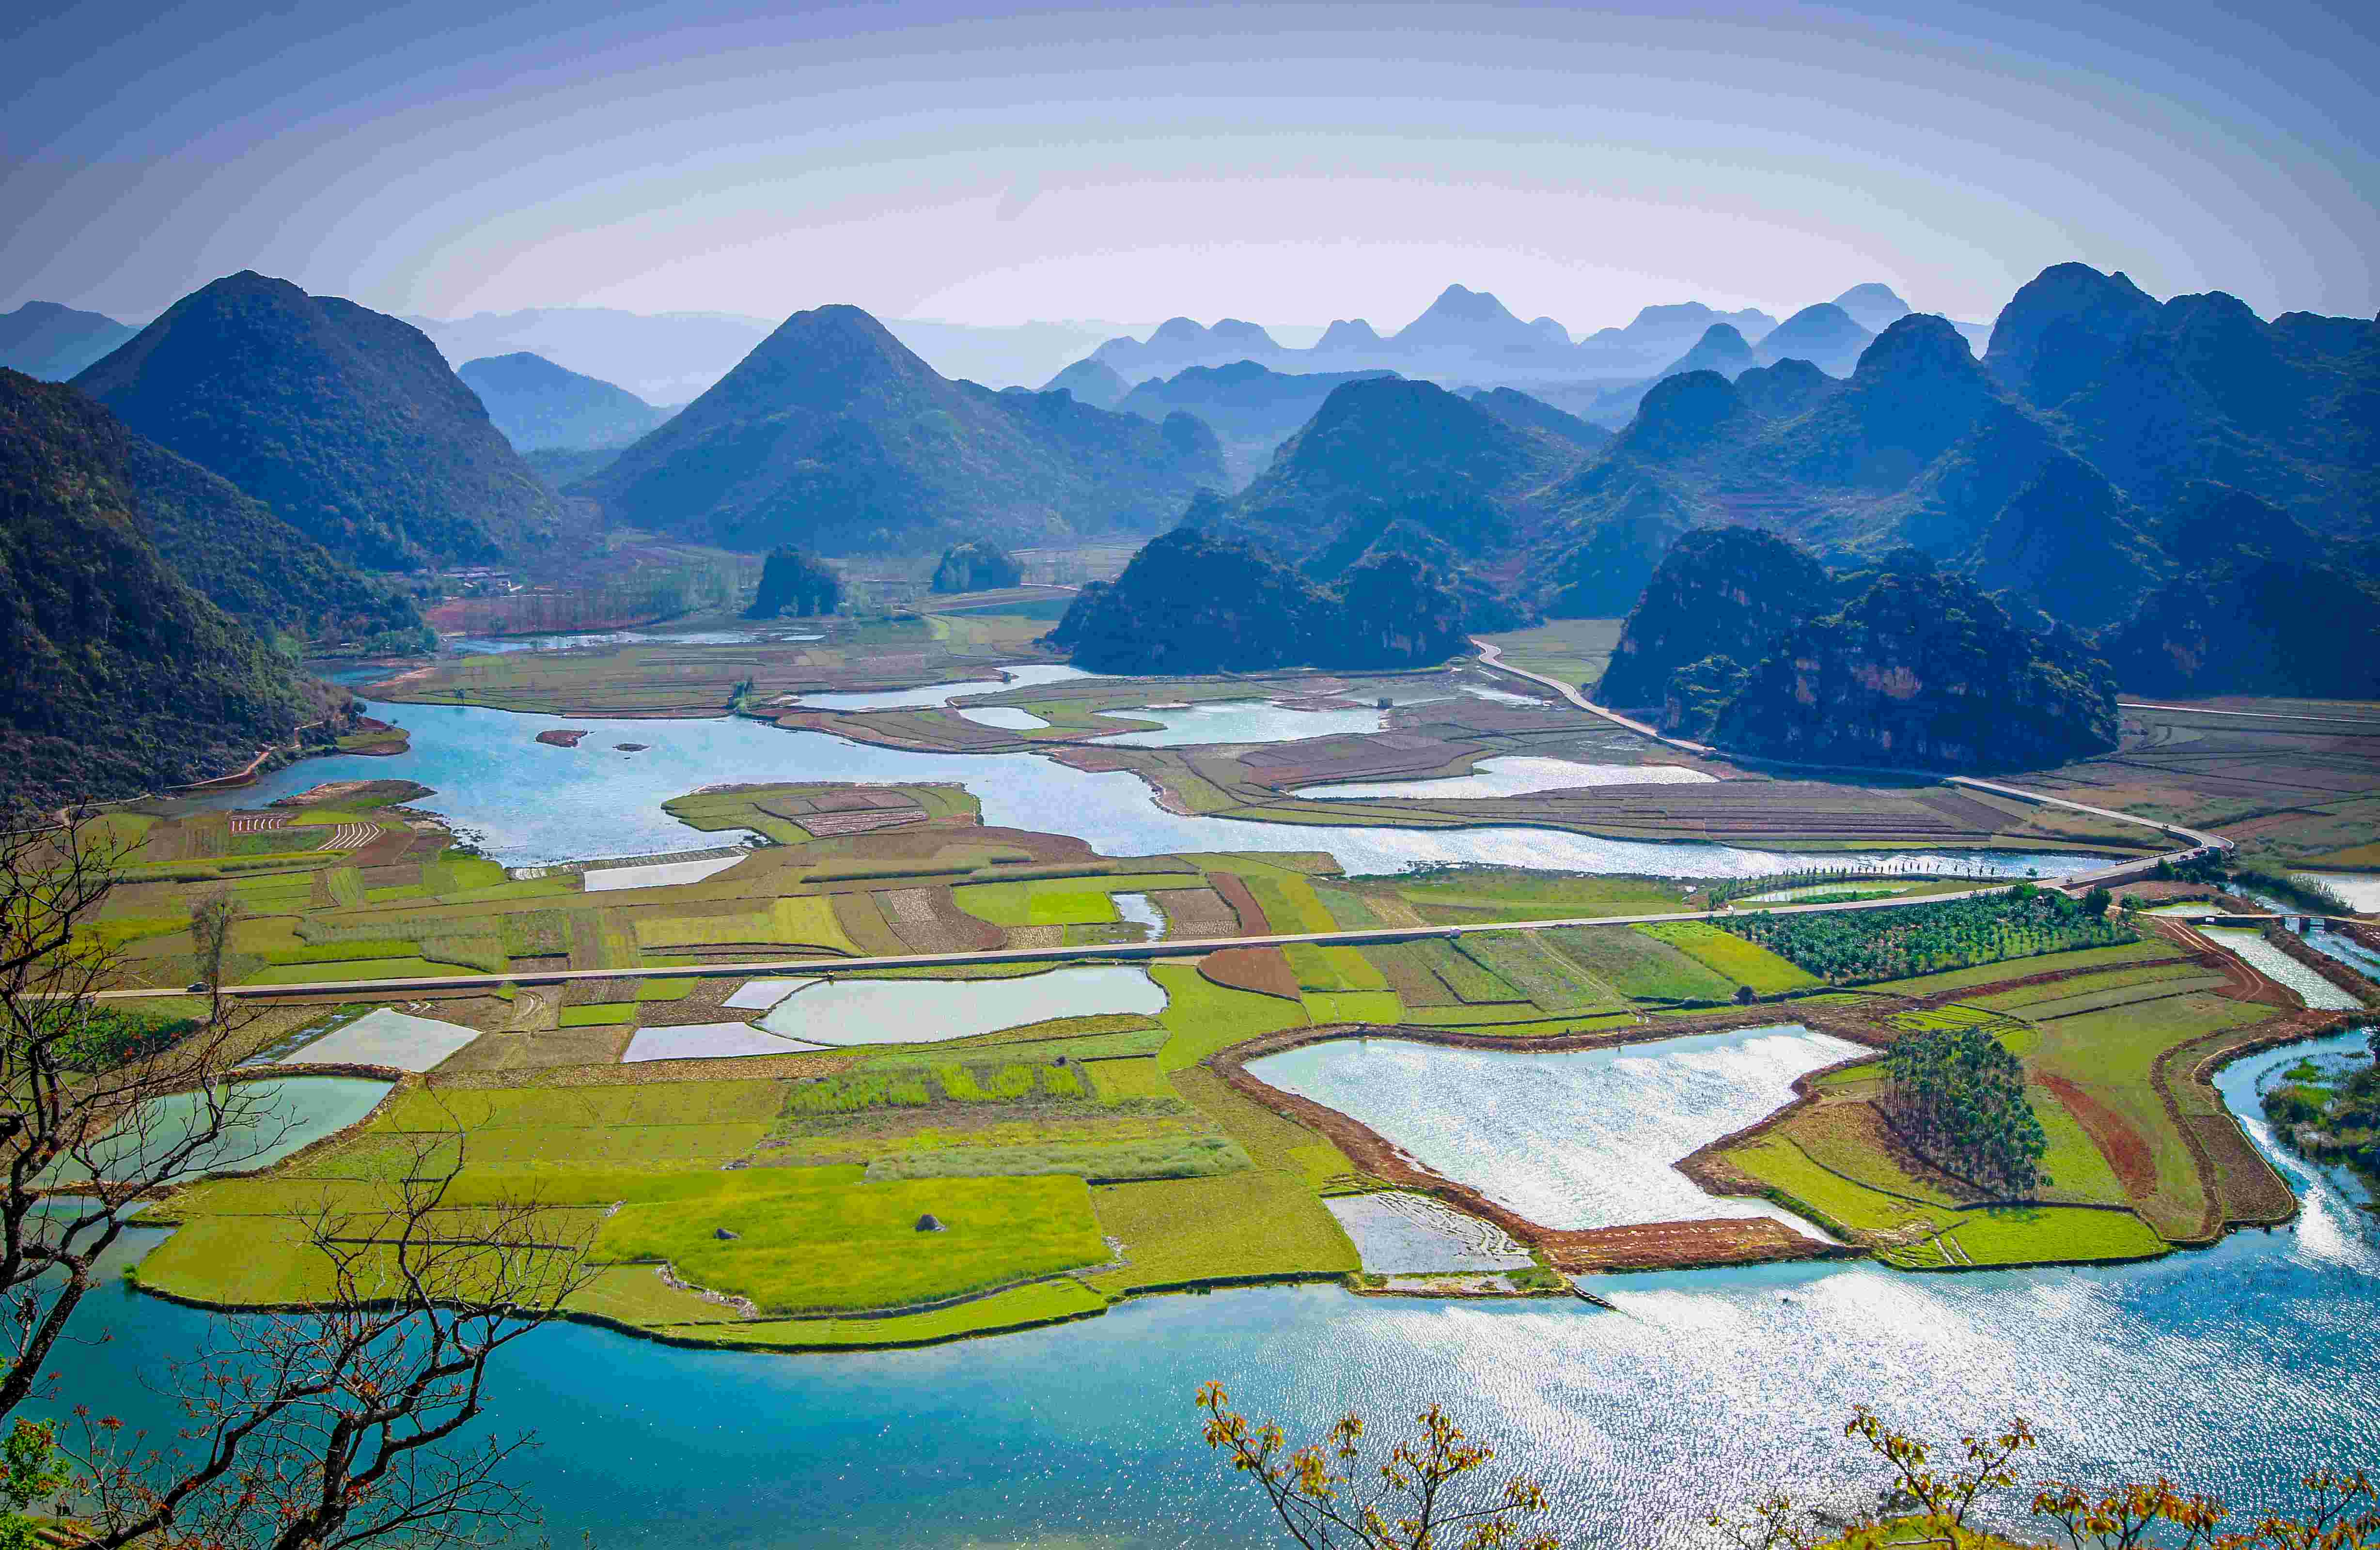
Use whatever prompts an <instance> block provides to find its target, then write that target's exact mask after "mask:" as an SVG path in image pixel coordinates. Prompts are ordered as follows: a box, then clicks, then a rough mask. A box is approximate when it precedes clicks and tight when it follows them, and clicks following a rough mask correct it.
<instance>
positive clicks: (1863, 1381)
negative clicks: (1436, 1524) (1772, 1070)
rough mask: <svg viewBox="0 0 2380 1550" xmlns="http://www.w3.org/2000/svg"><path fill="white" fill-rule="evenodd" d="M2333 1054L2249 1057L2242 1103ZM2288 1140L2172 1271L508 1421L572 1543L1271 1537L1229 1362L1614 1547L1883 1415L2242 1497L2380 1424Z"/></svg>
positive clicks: (601, 1390) (532, 1372)
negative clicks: (1213, 1402) (1385, 1432)
mask: <svg viewBox="0 0 2380 1550" xmlns="http://www.w3.org/2000/svg"><path fill="white" fill-rule="evenodd" d="M2352 1042H2353V1041H2350V1040H2331V1041H2326V1046H2327V1047H2334V1048H2339V1049H2344V1048H2347V1047H2350V1044H2351V1043H2352ZM2306 1048H2307V1047H2306V1046H2301V1047H2297V1048H2294V1049H2289V1050H2277V1051H2272V1052H2269V1053H2267V1054H2265V1055H2262V1056H2258V1057H2254V1058H2253V1059H2251V1060H2246V1061H2242V1062H2240V1063H2238V1064H2235V1065H2233V1066H2232V1067H2231V1068H2229V1069H2228V1071H2227V1072H2225V1073H2224V1074H2223V1076H2222V1078H2221V1081H2220V1085H2221V1087H2222V1088H2223V1090H2224V1092H2225V1095H2226V1096H2227V1098H2228V1099H2229V1100H2230V1101H2231V1102H2232V1104H2233V1105H2234V1107H2235V1108H2239V1107H2240V1106H2242V1105H2250V1104H2253V1096H2254V1093H2255V1090H2256V1086H2257V1084H2258V1082H2259V1081H2260V1080H2264V1079H2267V1078H2269V1076H2270V1074H2271V1073H2272V1072H2277V1071H2278V1070H2280V1069H2282V1068H2283V1067H2285V1066H2287V1065H2289V1064H2291V1063H2294V1062H2295V1061H2296V1060H2298V1059H2300V1058H2301V1055H2302V1054H2303V1053H2304V1051H2305V1050H2306ZM2251 1133H2252V1134H2253V1135H2254V1136H2255V1137H2256V1139H2257V1141H2258V1143H2259V1144H2265V1145H2269V1144H2270V1138H2269V1136H2267V1135H2265V1133H2264V1132H2263V1130H2262V1127H2261V1126H2259V1125H2252V1126H2251ZM2277 1160H2278V1161H2279V1162H2280V1164H2281V1167H2282V1169H2283V1170H2284V1172H2286V1173H2287V1174H2289V1177H2290V1179H2291V1182H2292V1183H2293V1184H2294V1185H2295V1186H2296V1187H2298V1188H2299V1189H2300V1191H2301V1193H2302V1194H2303V1195H2304V1198H2305V1205H2306V1212H2305V1216H2304V1217H2303V1219H2302V1220H2301V1221H2300V1222H2298V1223H2297V1224H2295V1225H2292V1226H2290V1227H2287V1228H2282V1229H2276V1230H2274V1231H2271V1232H2252V1233H2248V1234H2245V1235H2240V1236H2235V1237H2233V1238H2230V1239H2228V1240H2226V1241H2224V1242H2222V1243H2221V1244H2219V1245H2218V1246H2216V1248H2213V1249H2211V1250H2207V1251H2204V1252H2202V1253H2181V1254H2176V1255H2173V1256H2170V1257H2168V1258H2167V1259H2164V1260H2160V1261H2156V1262H2154V1263H2152V1264H2148V1265H2123V1266H2109V1267H2104V1268H2095V1269H2053V1270H2038V1271H1992V1272H1972V1273H1966V1274H1961V1275H1934V1276H1925V1275H1912V1274H1905V1273H1900V1272H1893V1271H1888V1270H1883V1269H1879V1268H1877V1267H1876V1266H1874V1265H1868V1264H1864V1263H1855V1264H1847V1265H1775V1266H1764V1267H1756V1268H1752V1269H1746V1270H1740V1271H1694V1272H1677V1273H1671V1274H1662V1275H1640V1276H1611V1277H1603V1278H1597V1280H1596V1282H1595V1287H1596V1290H1597V1292H1598V1293H1599V1294H1601V1295H1603V1296H1606V1297H1607V1298H1609V1301H1610V1302H1612V1303H1613V1304H1614V1305H1615V1307H1616V1310H1617V1311H1614V1312H1606V1311H1603V1310H1599V1309H1596V1308H1593V1307H1590V1306H1587V1305H1585V1304H1583V1303H1576V1302H1566V1301H1564V1302H1528V1303H1520V1304H1489V1303H1457V1302H1427V1301H1405V1300H1372V1299H1361V1298H1355V1297H1351V1296H1348V1295H1347V1294H1345V1293H1343V1292H1342V1291H1340V1290H1336V1289H1334V1288H1309V1289H1304V1290H1299V1289H1280V1288H1267V1289H1256V1290H1237V1291H1223V1292H1217V1293H1214V1294H1213V1295H1211V1296H1203V1297H1162V1298H1153V1299H1147V1300H1144V1301H1141V1302H1134V1303H1129V1304H1126V1305H1124V1306H1123V1307H1121V1308H1119V1309H1117V1310H1115V1311H1114V1312H1111V1313H1110V1314H1108V1315H1106V1316H1105V1317H1103V1318H1098V1319H1092V1320H1089V1321H1087V1322H1086V1323H1081V1324H1075V1325H1069V1326H1061V1327H1058V1328H1054V1329H1047V1330H1039V1331H1033V1332H1029V1333H1026V1334H1021V1335H1012V1336H1004V1337H1002V1338H997V1339H991V1340H976V1341H968V1342H965V1343H962V1344H959V1345H953V1346H942V1347H935V1348H930V1349H928V1350H917V1351H888V1352H875V1353H867V1354H856V1355H848V1356H772V1355H753V1354H739V1353H729V1352H710V1351H692V1350H673V1349H670V1348H667V1347H663V1346H658V1345H653V1344H650V1343H646V1342H642V1341H637V1340H634V1339H631V1338H626V1337H625V1336H620V1335H615V1334H612V1333H609V1332H607V1331H603V1330H600V1329H594V1328H587V1327H576V1326H574V1327H564V1328H555V1329H550V1330H544V1331H540V1333H538V1334H537V1335H536V1336H534V1337H533V1338H529V1339H528V1340H525V1341H523V1342H521V1343H520V1344H518V1345H516V1346H515V1347H513V1348H512V1350H511V1351H510V1352H509V1353H508V1354H507V1356H506V1358H505V1359H504V1362H503V1364H502V1366H501V1368H500V1370H499V1374H498V1377H497V1384H498V1390H497V1391H498V1394H499V1396H500V1397H499V1399H498V1401H497V1404H498V1411H497V1413H498V1414H499V1415H500V1416H501V1417H502V1418H503V1421H504V1424H505V1425H506V1426H507V1427H512V1428H522V1427H526V1428H530V1429H533V1430H534V1431H536V1432H537V1434H538V1435H539V1436H540V1440H541V1442H542V1444H543V1446H542V1447H540V1449H539V1450H537V1451H536V1452H535V1453H533V1454H531V1455H530V1456H529V1457H528V1459H526V1460H525V1462H524V1463H523V1465H522V1467H521V1469H520V1471H519V1474H518V1478H519V1479H520V1480H522V1482H523V1483H525V1484H526V1485H527V1486H528V1489H529V1491H530V1492H531V1494H532V1495H533V1496H534V1497H535V1498H536V1499H537V1500H538V1501H539V1502H540V1504H541V1505H542V1507H543V1508H544V1510H545V1513H546V1515H547V1523H546V1529H547V1532H549V1533H550V1535H551V1537H552V1540H553V1543H554V1544H577V1543H578V1542H579V1540H580V1536H581V1534H582V1533H586V1534H589V1535H592V1536H593V1543H594V1544H596V1545H598V1546H601V1547H602V1550H620V1547H644V1546H651V1547H654V1550H662V1547H671V1550H674V1547H677V1546H683V1545H686V1544H701V1545H704V1546H706V1547H710V1546H717V1547H720V1550H764V1547H769V1550H780V1547H782V1550H792V1547H800V1550H812V1547H819V1550H826V1547H833V1550H843V1547H846V1546H848V1547H858V1546H868V1547H871V1550H878V1547H883V1546H892V1545H903V1546H919V1547H931V1550H960V1547H962V1546H965V1547H976V1550H980V1547H986V1546H1027V1545H1030V1546H1040V1547H1050V1550H1057V1547H1072V1546H1077V1545H1083V1546H1088V1545H1101V1546H1117V1547H1124V1550H1160V1547H1162V1550H1178V1547H1184V1546H1192V1545H1197V1546H1239V1545H1269V1544H1278V1543H1280V1542H1279V1541H1278V1540H1277V1539H1275V1538H1274V1537H1273V1536H1272V1533H1271V1532H1270V1531H1269V1526H1268V1520H1266V1519H1265V1518H1264V1516H1263V1515H1262V1514H1261V1513H1260V1512H1259V1511H1258V1510H1257V1504H1256V1502H1255V1499H1254V1497H1253V1496H1252V1495H1251V1494H1250V1493H1249V1492H1248V1490H1247V1488H1246V1487H1245V1485H1241V1484H1237V1483H1233V1482H1231V1481H1230V1480H1229V1479H1228V1478H1227V1476H1226V1472H1225V1471H1223V1470H1222V1469H1220V1467H1219V1466H1218V1465H1217V1464H1216V1463H1215V1462H1214V1460H1213V1459H1211V1458H1210V1457H1209V1456H1208V1452H1207V1450H1206V1448H1205V1447H1204V1446H1203V1445H1202V1444H1201V1443H1200V1442H1199V1440H1198V1435H1197V1429H1196V1425H1195V1419H1196V1418H1195V1416H1194V1414H1193V1412H1192V1410H1191V1406H1190V1399H1191V1396H1192V1394H1193V1393H1194V1392H1195V1390H1196V1387H1197V1386H1198V1385H1199V1384H1200V1383H1202V1382H1204V1381H1206V1380H1208V1379H1210V1378H1211V1379H1216V1380H1219V1381H1220V1382H1222V1383H1224V1384H1225V1385H1226V1386H1227V1387H1229V1388H1230V1389H1231V1391H1232V1395H1233V1400H1234V1402H1235V1403H1237V1404H1239V1405H1241V1406H1242V1407H1243V1408H1245V1409H1246V1410H1248V1411H1250V1412H1251V1413H1252V1414H1255V1415H1259V1416H1271V1417H1279V1418H1281V1419H1282V1420H1283V1421H1284V1422H1286V1423H1290V1424H1291V1425H1292V1427H1293V1430H1294V1431H1297V1432H1299V1433H1307V1432H1311V1431H1315V1430H1318V1429H1319V1428H1320V1427H1321V1426H1322V1425H1324V1424H1326V1423H1327V1422H1328V1420H1329V1418H1330V1416H1331V1415H1333V1414H1334V1413H1336V1412H1338V1411H1344V1410H1346V1409H1348V1408H1351V1407H1352V1408H1354V1409H1357V1410H1360V1411H1364V1412H1366V1414H1368V1415H1370V1416H1372V1417H1373V1418H1375V1420H1376V1421H1378V1422H1382V1423H1386V1422H1388V1421H1390V1419H1391V1418H1392V1417H1393V1416H1395V1415H1397V1414H1399V1413H1406V1414H1409V1413H1411V1411H1412V1410H1413V1408H1414V1407H1415V1406H1416V1405H1418V1404H1419V1403H1421V1402H1423V1401H1424V1400H1427V1399H1436V1400H1439V1401H1440V1402H1442V1403H1444V1404H1446V1405H1447V1406H1448V1407H1449V1409H1450V1410H1451V1411H1452V1412H1453V1413H1454V1414H1455V1415H1456V1416H1457V1417H1459V1418H1460V1420H1461V1421H1462V1422H1463V1424H1464V1425H1465V1426H1466V1427H1467V1428H1469V1429H1470V1430H1471V1431H1472V1432H1473V1433H1474V1434H1475V1435H1478V1436H1481V1437H1484V1438H1486V1439H1488V1440H1489V1441H1492V1442H1494V1443H1497V1444H1499V1445H1500V1447H1502V1448H1503V1450H1504V1459H1505V1461H1506V1462H1509V1463H1511V1464H1512V1465H1514V1466H1515V1467H1520V1466H1524V1465H1525V1466H1526V1467H1528V1468H1531V1469H1533V1470H1535V1471H1536V1472H1538V1473H1540V1474H1541V1475H1542V1476H1544V1477H1545V1479H1546V1482H1547V1483H1548V1488H1549V1490H1550V1491H1551V1492H1552V1494H1553V1496H1554V1500H1555V1502H1556V1504H1557V1508H1558V1510H1559V1512H1560V1520H1561V1527H1562V1528H1563V1529H1564V1530H1565V1537H1568V1536H1569V1535H1570V1534H1572V1533H1576V1534H1580V1535H1581V1536H1583V1537H1584V1536H1588V1535H1591V1536H1592V1540H1593V1543H1595V1544H1598V1545H1609V1546H1618V1547H1621V1550H1637V1547H1647V1550H1649V1547H1655V1546H1658V1547H1661V1550H1670V1547H1679V1550H1683V1547H1686V1546H1700V1545H1707V1544H1709V1543H1710V1538H1709V1534H1708V1531H1706V1529H1704V1527H1703V1526H1702V1519H1703V1516H1704V1515H1705V1514H1706V1512H1707V1511H1709V1510H1710V1509H1711V1508H1715V1507H1723V1506H1725V1505H1727V1504H1728V1503H1730V1502H1731V1501H1741V1500H1743V1499H1744V1498H1745V1497H1747V1496H1750V1495H1752V1494H1753V1493H1755V1492H1756V1491H1758V1490H1760V1489H1762V1488H1764V1487H1767V1486H1769V1485H1776V1484H1792V1485H1794V1486H1795V1487H1796V1488H1797V1491H1799V1492H1801V1493H1803V1494H1807V1495H1809V1496H1813V1497H1814V1498H1816V1499H1827V1498H1828V1497H1829V1496H1834V1495H1836V1494H1839V1493H1841V1492H1845V1491H1848V1490H1850V1489H1852V1487H1853V1486H1855V1485H1856V1486H1862V1487H1864V1486H1865V1485H1867V1484H1869V1483H1872V1482H1873V1481H1874V1480H1875V1478H1876V1477H1875V1475H1874V1474H1873V1472H1872V1471H1867V1470H1865V1469H1864V1468H1860V1467H1858V1459H1856V1457H1855V1456H1854V1455H1853V1454H1852V1452H1851V1450H1850V1447H1849V1446H1848V1445H1846V1444H1845V1443H1844V1442H1843V1440H1842V1439H1841V1437H1840V1426H1841V1423H1842V1421H1843V1419H1844V1417H1845V1416H1846V1415H1847V1414H1848V1413H1849V1411H1850V1409H1851V1407H1852V1404H1854V1403H1857V1402H1862V1401H1865V1402H1868V1403H1871V1404H1874V1405H1876V1406H1877V1407H1878V1408H1880V1409H1881V1410H1882V1411H1884V1412H1885V1413H1886V1414H1887V1415H1888V1416H1889V1417H1890V1418H1892V1419H1893V1420H1895V1421H1896V1422H1900V1423H1907V1424H1910V1425H1913V1426H1916V1427H1919V1428H1922V1429H1924V1430H1925V1431H1927V1432H1930V1433H1931V1434H1933V1435H1937V1436H1941V1437H1948V1436H1949V1435H1952V1434H1953V1433H1954V1431H1955V1429H1957V1428H1961V1427H1973V1426H1980V1425H1985V1424H1989V1423H1992V1422H1994V1421H1996V1420H1998V1419H2001V1418H2003V1417H2004V1416H2005V1415H2006V1414H2007V1413H2009V1412H2010V1411H2022V1413H2024V1414H2025V1415H2026V1416H2027V1417H2028V1418H2029V1419H2030V1420H2031V1421H2032V1423H2033V1424H2034V1428H2035V1430H2036V1431H2037V1432H2038V1433H2039V1434H2040V1435H2041V1436H2042V1438H2043V1441H2044V1445H2045V1446H2044V1447H2043V1449H2042V1451H2041V1453H2039V1454H2038V1455H2035V1456H2034V1457H2033V1458H2032V1459H2028V1461H2027V1475H2028V1478H2030V1477H2032V1476H2034V1475H2046V1474H2050V1473H2054V1472H2059V1471H2070V1472H2074V1473H2079V1474H2083V1475H2086V1476H2090V1477H2094V1478H2101V1477H2107V1476H2111V1475H2114V1474H2118V1473H2123V1474H2130V1475H2141V1474H2146V1473H2149V1472H2153V1471H2156V1470H2160V1469H2168V1470H2172V1471H2177V1472H2178V1473H2179V1474H2180V1475H2181V1476H2182V1478H2184V1479H2185V1480H2186V1481H2187V1482H2189V1483H2192V1484H2193V1485H2196V1486H2200V1487H2204V1488H2207V1489H2211V1490H2214V1491H2216V1492H2218V1493H2221V1494H2224V1495H2227V1496H2231V1497H2233V1498H2234V1501H2235V1506H2238V1507H2241V1508H2246V1507H2251V1506H2253V1504H2254V1503H2255V1502H2256V1501H2257V1500H2259V1499H2266V1500H2269V1499H2271V1496H2270V1494H2271V1493H2273V1492H2275V1491H2276V1490H2278V1489H2279V1488H2280V1487H2281V1486H2282V1485H2283V1483H2285V1482H2286V1481H2287V1480H2288V1479H2289V1477H2292V1476H2293V1475H2295V1474H2296V1473H2297V1472H2298V1471H2300V1470H2301V1468H2303V1467H2304V1466H2305V1465H2307V1464H2309V1463H2312V1462H2314V1461H2317V1460H2330V1459H2336V1460H2340V1461H2349V1460H2352V1461H2355V1462H2360V1463H2364V1464H2370V1463H2372V1462H2374V1459H2373V1457H2372V1449H2373V1446H2374V1443H2373V1439H2374V1438H2375V1437H2380V1359H2375V1357H2374V1349H2373V1342H2372V1331H2373V1330H2374V1328H2380V1245H2375V1243H2374V1238H2373V1229H2372V1225H2371V1223H2370V1222H2369V1221H2368V1220H2359V1219H2358V1217H2357V1214H2356V1212H2355V1211H2354V1209H2353V1206H2352V1205H2351V1204H2350V1201H2349V1200H2348V1198H2347V1197H2346V1195H2345V1194H2344V1193H2343V1192H2342V1190H2341V1188H2340V1186H2339V1185H2338V1184H2337V1183H2335V1182H2333V1181H2328V1180H2326V1179H2325V1178H2323V1177H2322V1176H2321V1175H2319V1174H2317V1173H2314V1172H2313V1171H2312V1170H2310V1169H2307V1168H2305V1167H2304V1165H2302V1164H2301V1163H2299V1162H2298V1161H2296V1160H2295V1159H2293V1158H2290V1157H2287V1156H2282V1157H2279V1158H2278V1159H2277ZM207 1322H208V1315H206V1314H201V1313H199V1312H197V1311H194V1310H191V1309H188V1308H183V1307H179V1306H176V1305H175V1304H171V1303H166V1302H160V1301H158V1300H156V1299H153V1298H141V1297H138V1296H136V1295H134V1294H132V1293H130V1292H128V1291H127V1290H125V1289H124V1288H123V1287H122V1286H121V1285H120V1284H108V1285H105V1286H103V1287H102V1288H101V1289H100V1290H97V1291H95V1292H94V1293H93V1294H92V1295H91V1299H90V1300H89V1302H87V1303H86V1304H85V1308H84V1311H83V1313H82V1314H81V1315H80V1316H79V1320H78V1330H79V1332H81V1333H83V1334H85V1335H95V1334H97V1333H98V1332H99V1331H101V1330H103V1329H104V1330H107V1331H109V1332H110V1333H112V1334H113V1336H114V1337H115V1338H114V1339H113V1341H112V1342H111V1343H110V1344H108V1345H105V1346H99V1347H85V1348H82V1350H80V1351H79V1352H78V1355H77V1357H76V1359H75V1362H74V1365H73V1370H72V1383H71V1385H70V1386H69V1387H71V1389H72V1391H73V1397H74V1398H75V1399H79V1400H84V1401H87V1402H89V1403H90V1404H91V1405H92V1406H94V1407H95V1408H97V1409H98V1410H100V1411H113V1412H115V1413H119V1414H122V1415H125V1416H127V1417H128V1418H129V1419H130V1420H131V1422H132V1423H133V1424H135V1425H143V1424H145V1425H148V1426H150V1427H151V1428H152V1431H163V1430H164V1423H165V1422H166V1421H167V1419H168V1418H167V1417H166V1416H164V1413H163V1412H162V1411H160V1410H159V1408H158V1404H157V1401H156V1399H155V1397H154V1395H153V1393H152V1390H151V1389H150V1388H149V1387H147V1380H148V1377H149V1374H154V1373H157V1372H160V1371H162V1370H163V1364H164V1362H165V1361H166V1360H167V1359H168V1358H172V1357H177V1356H185V1355H187V1354H188V1352H189V1351H190V1350H193V1349H194V1348H195V1346H196V1344H197V1342H198V1341H199V1340H200V1338H201V1336H202V1333H203V1331H204V1329H205V1327H206V1325H207Z"/></svg>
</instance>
